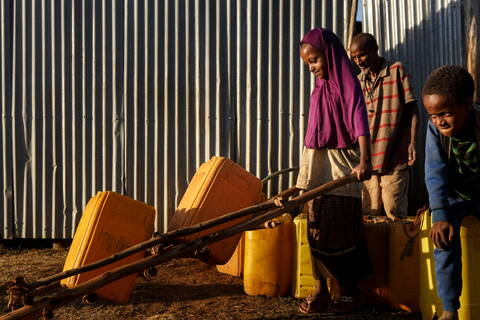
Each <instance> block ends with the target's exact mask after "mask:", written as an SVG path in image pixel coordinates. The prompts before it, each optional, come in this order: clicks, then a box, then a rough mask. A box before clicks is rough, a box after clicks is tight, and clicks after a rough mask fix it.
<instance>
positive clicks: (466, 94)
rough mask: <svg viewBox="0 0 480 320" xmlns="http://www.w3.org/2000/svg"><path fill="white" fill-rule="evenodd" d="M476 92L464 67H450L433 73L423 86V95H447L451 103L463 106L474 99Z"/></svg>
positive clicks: (444, 67)
mask: <svg viewBox="0 0 480 320" xmlns="http://www.w3.org/2000/svg"><path fill="white" fill-rule="evenodd" d="M474 91H475V84H474V82H473V78H472V76H471V75H470V73H468V71H467V70H465V69H464V68H462V67H459V66H452V65H448V66H443V67H440V68H438V69H435V70H433V71H432V73H431V74H430V75H429V76H428V79H427V81H426V82H425V84H424V85H423V89H422V95H431V94H439V95H445V96H447V98H448V100H449V101H450V102H453V103H458V104H462V103H466V102H467V100H468V98H472V97H473V93H474Z"/></svg>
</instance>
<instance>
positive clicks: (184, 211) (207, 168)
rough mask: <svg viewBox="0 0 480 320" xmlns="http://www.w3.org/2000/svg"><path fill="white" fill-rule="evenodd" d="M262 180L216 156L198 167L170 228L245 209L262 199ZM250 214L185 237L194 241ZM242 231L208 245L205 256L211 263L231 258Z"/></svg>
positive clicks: (222, 261)
mask: <svg viewBox="0 0 480 320" xmlns="http://www.w3.org/2000/svg"><path fill="white" fill-rule="evenodd" d="M261 192H262V182H261V181H260V179H258V178H257V177H255V176H254V175H252V174H250V173H249V172H247V171H246V170H245V169H243V168H242V167H240V166H239V165H238V164H236V163H235V162H233V161H232V160H229V159H227V158H222V157H212V159H210V160H209V161H207V162H205V163H204V164H202V165H201V166H200V168H198V170H197V172H196V173H195V175H194V176H193V178H192V181H190V184H189V185H188V188H187V190H186V191H185V194H184V195H183V198H182V200H181V201H180V203H179V204H178V207H177V210H176V211H175V214H174V215H173V217H172V219H171V221H170V223H169V230H176V229H179V228H182V227H188V226H191V225H194V224H198V223H200V222H203V221H206V220H210V219H213V218H217V217H220V216H222V215H224V214H227V213H230V212H233V211H236V210H240V209H243V208H245V207H248V206H250V205H253V204H255V203H257V202H259V201H260V199H261ZM245 219H248V217H243V218H239V219H236V220H233V221H230V222H227V223H223V224H221V225H219V226H217V227H214V228H210V229H208V230H205V231H202V232H199V233H195V234H194V235H191V236H186V237H182V238H181V239H180V240H181V241H191V240H193V239H196V238H198V237H201V236H202V235H206V234H209V233H211V232H215V231H218V230H221V229H224V228H227V227H229V226H232V225H234V224H237V223H239V222H241V221H244V220H245ZM240 237H241V234H237V235H234V236H232V237H229V238H227V239H224V240H222V241H219V242H216V243H213V244H211V245H209V246H208V255H207V256H206V257H205V258H204V259H202V260H204V261H205V262H208V263H211V264H225V263H227V262H228V260H229V259H230V257H231V256H232V254H233V252H234V251H235V247H236V246H237V243H238V240H239V239H240Z"/></svg>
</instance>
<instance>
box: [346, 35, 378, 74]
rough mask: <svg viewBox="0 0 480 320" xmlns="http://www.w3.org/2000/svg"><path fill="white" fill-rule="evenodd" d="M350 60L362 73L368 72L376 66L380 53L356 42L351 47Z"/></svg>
mask: <svg viewBox="0 0 480 320" xmlns="http://www.w3.org/2000/svg"><path fill="white" fill-rule="evenodd" d="M350 58H351V59H352V60H353V62H355V64H356V65H357V66H358V67H359V68H360V69H361V70H362V72H366V71H368V69H370V68H371V67H372V66H373V65H374V63H375V61H376V60H377V58H378V52H377V50H375V49H374V48H370V49H366V48H365V44H364V43H363V42H361V41H356V42H353V43H352V44H351V45H350Z"/></svg>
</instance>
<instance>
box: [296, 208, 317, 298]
mask: <svg viewBox="0 0 480 320" xmlns="http://www.w3.org/2000/svg"><path fill="white" fill-rule="evenodd" d="M293 223H294V225H295V229H294V237H293V263H292V290H291V291H292V292H291V293H292V296H294V297H295V298H305V297H307V296H308V295H309V294H310V293H312V292H313V291H315V279H314V278H313V270H312V261H311V257H310V247H309V245H308V237H307V214H306V213H301V214H299V215H298V216H296V217H295V219H293Z"/></svg>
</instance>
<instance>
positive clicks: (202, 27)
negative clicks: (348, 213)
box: [0, 0, 350, 238]
mask: <svg viewBox="0 0 480 320" xmlns="http://www.w3.org/2000/svg"><path fill="white" fill-rule="evenodd" d="M347 3H349V1H320V0H317V1H314V0H310V1H308V0H304V1H296V0H269V1H263V0H246V1H244V0H216V1H214V0H210V1H209V0H203V1H201V0H190V1H181V0H178V1H133V0H125V1H115V0H103V1H93V0H89V1H87V0H85V1H67V0H65V1H54V0H44V1H41V0H29V1H26V0H23V1H21V0H18V1H14V0H5V1H0V45H1V48H0V50H1V52H0V59H1V61H0V62H1V63H0V77H1V84H0V101H1V109H2V123H1V133H2V139H1V141H0V143H1V151H2V152H3V155H2V157H3V158H2V163H1V167H0V175H1V180H0V181H1V183H2V189H3V197H2V198H1V199H0V201H1V210H2V213H3V219H1V221H0V233H1V236H2V237H8V238H11V237H19V238H70V237H72V235H73V232H74V229H75V226H76V224H77V223H78V221H79V218H80V216H81V213H82V210H83V207H84V205H85V204H86V202H87V201H88V199H89V198H90V197H91V196H92V195H93V194H95V193H96V192H97V191H99V190H107V189H109V190H114V191H117V192H120V193H123V194H126V195H128V196H131V197H133V198H135V199H138V200H141V201H145V202H147V203H149V204H152V205H154V206H155V207H156V208H157V222H156V223H157V229H158V230H165V228H166V225H167V222H168V217H169V215H171V214H172V212H173V210H174V208H175V207H176V204H177V202H178V201H179V198H180V197H181V195H182V194H183V192H184V190H185V188H186V186H187V184H188V181H189V179H190V178H191V177H192V175H193V174H194V172H195V170H196V168H197V167H198V166H199V165H200V164H201V163H202V162H203V161H205V160H207V159H209V158H210V157H211V156H213V155H220V156H227V157H230V158H232V159H234V160H235V161H237V162H238V163H240V164H241V165H243V166H245V167H246V168H247V169H248V170H250V171H251V172H252V173H254V174H255V175H257V176H259V177H264V176H266V175H267V174H268V173H270V172H273V171H276V170H278V169H281V168H288V167H293V166H297V165H298V162H299V156H300V150H301V147H302V141H303V133H304V131H305V123H306V118H305V112H306V106H307V105H308V101H309V92H310V89H311V86H312V77H311V76H310V75H309V72H308V71H307V70H306V69H305V68H304V67H303V64H302V63H301V61H300V59H299V55H298V42H299V39H300V37H301V35H302V34H304V33H305V32H306V31H308V30H309V29H310V28H311V27H313V26H323V27H326V28H329V29H331V30H333V31H334V32H336V33H337V34H338V35H339V37H340V38H341V39H344V37H345V33H346V30H345V28H344V26H345V25H346V19H345V18H344V17H348V15H349V10H350V7H349V5H347ZM295 176H296V174H293V173H292V174H290V175H289V176H286V177H281V178H280V179H279V180H277V181H273V182H270V183H269V184H268V191H269V192H276V191H277V190H278V189H280V188H286V187H288V186H290V185H292V184H293V183H294V178H295Z"/></svg>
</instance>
